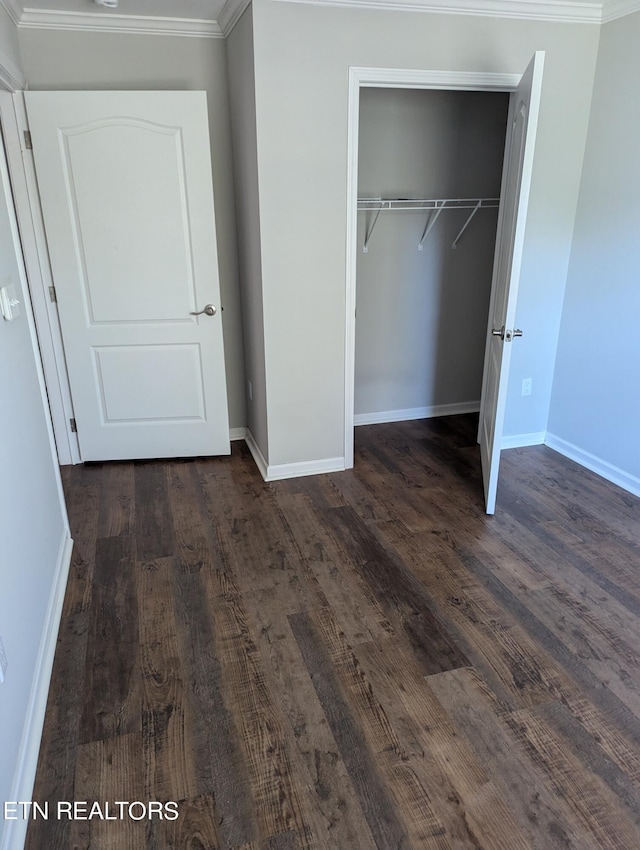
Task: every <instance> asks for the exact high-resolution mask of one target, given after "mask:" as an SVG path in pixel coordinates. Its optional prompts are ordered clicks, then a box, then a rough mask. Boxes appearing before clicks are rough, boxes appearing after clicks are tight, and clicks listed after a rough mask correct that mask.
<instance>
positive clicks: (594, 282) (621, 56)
mask: <svg viewBox="0 0 640 850" xmlns="http://www.w3.org/2000/svg"><path fill="white" fill-rule="evenodd" d="M639 45H640V13H635V14H633V15H628V16H626V17H624V18H621V19H619V20H616V21H612V22H611V23H608V24H605V25H604V26H603V27H602V34H601V38H600V50H599V53H598V65H597V72H596V79H595V86H594V93H593V104H592V108H591V118H590V121H589V133H588V137H587V148H586V153H585V160H584V170H583V173H582V185H581V190H580V201H579V205H578V214H577V218H576V227H575V231H574V238H573V248H572V252H571V264H570V267H569V276H568V282H567V291H566V297H565V303H564V309H563V313H562V325H561V333H560V341H559V346H558V358H557V363H556V374H555V381H554V386H553V398H552V404H551V413H550V417H549V431H550V432H551V433H552V434H555V435H556V436H558V437H560V438H561V439H563V440H566V441H567V442H569V443H571V444H573V445H574V446H576V447H578V448H579V449H580V450H582V451H583V452H589V453H590V454H592V455H595V456H596V457H597V458H599V459H601V460H603V461H605V462H606V463H609V464H612V465H613V466H616V467H618V468H619V469H622V470H623V471H625V472H626V473H628V474H629V475H631V476H635V477H636V478H640V332H639V331H638V328H637V323H638V317H640V277H639V273H638V269H640V238H639V236H640V232H639V229H638V222H639V221H640V156H638V139H639V138H640V108H639V106H638V104H639V103H640V99H639V96H640V92H639V88H638V80H639V79H640V50H639ZM638 483H640V482H638Z"/></svg>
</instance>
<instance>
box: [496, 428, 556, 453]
mask: <svg viewBox="0 0 640 850" xmlns="http://www.w3.org/2000/svg"><path fill="white" fill-rule="evenodd" d="M546 437H547V432H546V431H530V432H529V433H528V434H511V435H510V436H508V437H504V436H503V437H502V442H501V443H500V448H501V449H522V448H524V447H525V446H541V445H542V444H543V443H544V441H545V439H546Z"/></svg>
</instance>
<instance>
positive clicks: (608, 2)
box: [602, 0, 640, 24]
mask: <svg viewBox="0 0 640 850" xmlns="http://www.w3.org/2000/svg"><path fill="white" fill-rule="evenodd" d="M634 12H640V0H605V2H604V3H603V6H602V23H603V24H607V23H609V21H616V20H617V19H618V18H623V17H624V16H625V15H632V14H633V13H634Z"/></svg>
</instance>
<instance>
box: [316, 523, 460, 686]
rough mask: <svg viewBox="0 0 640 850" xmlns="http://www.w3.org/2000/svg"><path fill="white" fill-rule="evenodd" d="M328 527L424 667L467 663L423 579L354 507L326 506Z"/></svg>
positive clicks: (435, 669)
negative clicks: (329, 507) (435, 610)
mask: <svg viewBox="0 0 640 850" xmlns="http://www.w3.org/2000/svg"><path fill="white" fill-rule="evenodd" d="M324 519H325V522H326V526H327V528H328V529H329V530H330V531H331V533H332V535H333V536H334V539H335V540H336V542H337V543H339V545H341V546H342V547H344V549H345V550H346V552H347V553H348V554H349V556H350V558H351V559H352V562H353V563H354V566H355V568H356V569H357V570H358V572H359V573H360V575H361V576H362V578H363V580H364V581H365V582H366V583H367V584H368V585H369V587H370V588H371V590H372V593H373V594H374V596H375V598H376V599H377V601H378V604H379V605H380V607H381V608H382V610H383V611H384V613H385V615H386V616H387V618H388V619H389V622H390V623H391V625H392V626H393V628H394V629H395V630H401V631H403V632H404V634H405V635H406V637H407V639H408V640H409V642H410V643H411V646H412V647H413V650H414V652H415V653H416V655H417V656H418V657H419V658H420V661H421V663H422V665H423V667H424V672H425V673H439V672H441V671H443V670H450V669H453V668H455V667H465V666H467V665H468V663H469V661H468V659H467V657H466V655H465V654H464V652H463V651H462V650H461V649H460V648H459V646H458V645H456V643H455V640H454V638H453V637H452V636H451V634H449V633H447V631H446V628H445V626H444V625H443V624H442V622H441V621H440V620H439V619H438V617H437V616H436V615H435V614H434V613H433V611H434V609H433V606H432V604H431V599H430V598H429V597H428V595H427V594H426V593H425V589H424V585H423V584H422V582H420V581H418V580H417V579H416V577H415V575H414V574H413V573H412V572H411V571H410V570H407V569H406V567H405V565H404V564H403V562H402V560H401V559H399V558H397V557H394V555H393V553H391V552H390V551H389V550H388V549H385V548H384V546H383V545H382V544H381V542H380V540H379V539H378V537H376V536H375V534H374V533H373V532H372V530H371V529H370V528H369V527H367V526H366V525H365V524H364V523H363V522H362V520H361V519H360V517H359V516H358V515H357V514H356V513H355V512H354V511H353V510H351V509H349V508H334V509H333V510H330V511H328V512H325V514H324Z"/></svg>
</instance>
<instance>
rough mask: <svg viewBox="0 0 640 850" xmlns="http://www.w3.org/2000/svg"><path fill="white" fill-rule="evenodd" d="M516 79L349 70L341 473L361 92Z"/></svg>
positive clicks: (347, 454)
mask: <svg viewBox="0 0 640 850" xmlns="http://www.w3.org/2000/svg"><path fill="white" fill-rule="evenodd" d="M520 78H521V75H520V74H504V73H495V74H494V73H488V72H485V71H477V72H474V71H429V70H415V69H402V68H365V67H358V66H353V65H352V66H350V67H349V83H348V104H347V186H346V189H347V221H346V226H347V234H346V272H345V330H344V346H345V349H344V368H345V375H344V468H345V469H351V467H352V466H353V428H354V400H355V355H356V263H357V239H358V220H357V207H358V132H359V123H358V122H359V109H360V87H361V86H362V87H365V86H376V87H384V88H416V89H456V90H462V91H508V92H510V91H513V89H515V88H516V86H517V85H518V83H519V82H520Z"/></svg>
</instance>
